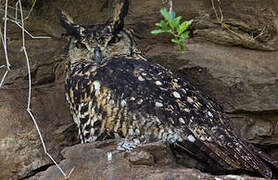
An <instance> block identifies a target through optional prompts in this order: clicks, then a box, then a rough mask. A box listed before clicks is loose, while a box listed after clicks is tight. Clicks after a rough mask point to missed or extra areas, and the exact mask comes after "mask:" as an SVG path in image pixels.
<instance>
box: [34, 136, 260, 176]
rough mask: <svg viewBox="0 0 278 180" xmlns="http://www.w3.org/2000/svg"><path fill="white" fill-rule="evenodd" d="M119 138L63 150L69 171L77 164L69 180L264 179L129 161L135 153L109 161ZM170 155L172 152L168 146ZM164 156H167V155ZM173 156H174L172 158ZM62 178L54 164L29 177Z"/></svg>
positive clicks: (142, 149) (157, 146)
mask: <svg viewBox="0 0 278 180" xmlns="http://www.w3.org/2000/svg"><path fill="white" fill-rule="evenodd" d="M115 142H117V141H108V142H104V143H105V144H104V145H101V146H100V143H99V142H97V143H90V144H81V145H75V146H72V147H69V148H65V149H64V150H63V152H62V155H63V157H64V159H63V160H62V161H61V162H60V165H61V167H62V168H63V169H65V170H66V172H67V173H69V172H70V170H71V168H73V167H74V171H73V172H72V174H71V176H70V179H71V180H77V179H82V180H87V179H88V180H89V179H90V180H91V179H111V180H112V179H113V180H122V179H127V180H129V179H139V180H143V179H144V180H167V179H177V180H184V179H188V180H199V179H200V180H201V179H206V180H234V179H238V180H263V178H258V177H251V176H247V175H241V176H239V175H221V176H214V175H210V174H207V173H202V172H200V171H199V170H196V169H188V168H184V167H181V166H179V165H177V164H176V163H175V161H171V162H170V163H168V164H167V165H163V164H156V163H155V164H153V165H151V166H150V164H148V165H142V164H140V165H134V164H133V163H132V162H130V160H129V157H130V154H133V153H124V152H122V153H116V154H114V155H113V157H112V160H111V161H108V159H107V155H106V154H107V152H109V151H111V146H114V148H115V147H116V143H115ZM152 148H155V149H157V151H156V153H157V154H158V153H159V151H158V149H162V152H161V153H162V154H164V152H163V149H165V145H164V144H163V143H155V144H147V145H146V146H145V145H144V146H142V147H139V149H138V148H136V149H135V152H138V155H139V154H141V153H142V152H146V150H148V149H152ZM167 153H168V155H171V152H170V151H169V149H168V150H167ZM164 158H165V157H164ZM172 158H173V157H172ZM60 179H61V180H62V179H63V176H62V175H61V173H60V172H59V171H58V170H57V168H55V167H54V166H51V167H50V168H48V169H47V170H46V171H45V172H41V173H39V174H37V175H35V176H33V177H31V178H29V180H60Z"/></svg>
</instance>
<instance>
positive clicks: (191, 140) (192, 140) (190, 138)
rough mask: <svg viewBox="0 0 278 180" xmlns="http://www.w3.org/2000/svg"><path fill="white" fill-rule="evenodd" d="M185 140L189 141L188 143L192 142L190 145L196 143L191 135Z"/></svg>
mask: <svg viewBox="0 0 278 180" xmlns="http://www.w3.org/2000/svg"><path fill="white" fill-rule="evenodd" d="M187 139H188V141H190V142H192V143H194V142H195V141H196V139H195V138H194V137H193V136H192V135H189V136H188V137H187Z"/></svg>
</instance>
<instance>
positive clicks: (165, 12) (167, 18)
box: [160, 8, 171, 22]
mask: <svg viewBox="0 0 278 180" xmlns="http://www.w3.org/2000/svg"><path fill="white" fill-rule="evenodd" d="M160 13H161V15H162V16H163V17H164V18H165V19H166V20H167V21H168V22H169V21H170V20H171V17H170V14H169V12H168V11H167V10H166V8H162V9H161V10H160Z"/></svg>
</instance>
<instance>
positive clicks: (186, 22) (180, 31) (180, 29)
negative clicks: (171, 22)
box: [177, 20, 193, 35]
mask: <svg viewBox="0 0 278 180" xmlns="http://www.w3.org/2000/svg"><path fill="white" fill-rule="evenodd" d="M192 22H193V20H190V21H184V22H183V23H181V25H180V26H179V28H178V29H177V31H178V35H180V34H181V33H183V32H184V31H185V30H186V29H187V28H188V26H189V25H191V24H192Z"/></svg>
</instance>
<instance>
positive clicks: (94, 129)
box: [60, 0, 273, 177]
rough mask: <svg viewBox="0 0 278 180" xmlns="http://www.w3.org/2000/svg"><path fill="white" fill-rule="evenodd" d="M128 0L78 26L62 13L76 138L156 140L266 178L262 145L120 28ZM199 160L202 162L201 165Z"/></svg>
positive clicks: (219, 166)
mask: <svg viewBox="0 0 278 180" xmlns="http://www.w3.org/2000/svg"><path fill="white" fill-rule="evenodd" d="M127 11H128V1H127V0H121V1H120V3H119V4H118V5H117V6H116V8H115V10H114V17H113V18H112V20H111V21H109V22H107V23H105V24H97V25H87V26H85V25H79V24H75V23H74V22H73V20H72V19H71V18H70V17H69V16H68V15H67V14H66V13H65V12H61V13H60V16H61V24H62V26H63V27H64V28H65V29H66V31H67V33H68V34H69V35H70V36H71V40H70V42H69V46H68V55H67V63H66V64H67V65H66V85H65V91H66V100H67V102H68V104H69V106H70V112H71V114H72V117H73V120H74V122H75V123H76V125H77V127H78V129H79V137H80V140H81V142H82V143H86V142H92V141H96V140H104V139H108V138H125V139H127V140H128V141H130V142H132V143H134V144H135V145H140V144H144V143H149V142H154V141H159V140H162V141H164V142H166V143H168V144H169V146H170V147H171V148H172V150H173V151H174V152H175V154H177V157H182V156H183V155H185V154H186V155H190V156H192V157H193V158H194V159H196V160H197V161H198V162H200V163H201V164H202V166H200V167H199V168H200V169H202V170H207V171H215V172H219V171H222V170H246V171H251V172H258V173H260V174H261V175H263V176H265V177H271V176H272V171H271V169H270V168H269V167H268V166H267V163H273V161H272V160H271V159H270V158H269V157H268V156H267V155H266V154H264V153H263V152H261V151H259V150H257V149H256V148H255V147H254V146H252V145H250V144H248V143H247V142H245V141H244V140H242V139H241V138H239V137H238V136H237V135H236V134H235V133H234V132H233V131H232V130H231V128H230V127H229V126H227V124H228V120H227V119H226V118H225V116H224V113H223V110H222V108H221V107H220V106H219V105H218V104H217V103H216V102H215V101H214V100H212V99H211V98H209V97H208V96H206V95H205V94H204V93H202V92H200V91H199V90H198V89H196V88H194V87H193V86H192V85H190V83H189V82H187V81H186V80H184V79H182V78H179V77H178V76H177V75H175V74H173V73H172V72H171V71H169V70H167V69H166V68H164V67H162V66H161V65H158V64H153V63H151V62H149V61H148V60H147V59H146V58H145V57H144V56H143V55H142V53H141V52H140V51H139V50H138V49H137V48H136V43H135V41H134V39H133V36H132V33H130V31H128V30H127V29H125V28H124V17H125V16H126V15H127ZM202 167H205V168H202Z"/></svg>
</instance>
